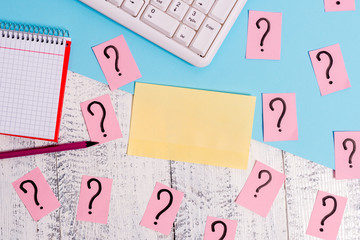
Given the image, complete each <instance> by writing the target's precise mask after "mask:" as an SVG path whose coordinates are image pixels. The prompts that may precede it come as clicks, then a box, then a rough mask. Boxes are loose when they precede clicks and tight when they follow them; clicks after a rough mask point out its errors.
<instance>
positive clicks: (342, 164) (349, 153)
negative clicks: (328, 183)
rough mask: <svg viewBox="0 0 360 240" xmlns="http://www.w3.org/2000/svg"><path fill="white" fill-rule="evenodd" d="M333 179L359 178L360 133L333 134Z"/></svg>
mask: <svg viewBox="0 0 360 240" xmlns="http://www.w3.org/2000/svg"><path fill="white" fill-rule="evenodd" d="M334 138H335V139H334V143H335V178H336V179H353V178H360V132H335V133H334Z"/></svg>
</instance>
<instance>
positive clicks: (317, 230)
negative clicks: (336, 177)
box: [306, 191, 347, 240]
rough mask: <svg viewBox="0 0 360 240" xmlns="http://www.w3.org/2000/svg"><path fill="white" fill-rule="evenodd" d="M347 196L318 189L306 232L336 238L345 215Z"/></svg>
mask: <svg viewBox="0 0 360 240" xmlns="http://www.w3.org/2000/svg"><path fill="white" fill-rule="evenodd" d="M346 201H347V198H345V197H340V196H336V195H333V194H330V193H327V192H323V191H318V193H317V196H316V199H315V204H314V208H313V211H312V213H311V217H310V221H309V225H308V228H307V230H306V234H308V235H311V236H314V237H318V238H322V239H327V240H335V239H336V237H337V234H338V231H339V227H340V224H341V219H342V217H343V214H344V211H345V206H346Z"/></svg>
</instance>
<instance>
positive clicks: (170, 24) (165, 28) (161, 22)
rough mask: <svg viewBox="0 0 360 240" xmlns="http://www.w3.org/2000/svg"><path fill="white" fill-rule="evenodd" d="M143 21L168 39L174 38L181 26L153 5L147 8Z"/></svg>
mask: <svg viewBox="0 0 360 240" xmlns="http://www.w3.org/2000/svg"><path fill="white" fill-rule="evenodd" d="M141 20H142V21H143V22H144V23H146V24H148V25H150V26H151V27H153V28H155V29H156V30H158V31H159V32H162V33H163V34H165V36H167V37H172V36H173V35H174V33H175V31H176V29H177V27H178V26H179V22H178V21H176V20H175V19H174V18H172V17H170V16H169V15H167V14H166V13H164V12H162V11H161V10H159V9H157V8H155V7H153V6H151V5H149V6H148V7H147V8H146V10H145V12H144V14H143V15H142V17H141Z"/></svg>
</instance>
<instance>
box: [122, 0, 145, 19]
mask: <svg viewBox="0 0 360 240" xmlns="http://www.w3.org/2000/svg"><path fill="white" fill-rule="evenodd" d="M143 5H144V1H143V0H125V2H124V4H123V5H122V7H121V8H122V9H124V10H125V11H126V12H128V13H130V14H131V15H132V16H134V17H135V16H136V15H138V13H139V12H140V9H141V8H142V6H143Z"/></svg>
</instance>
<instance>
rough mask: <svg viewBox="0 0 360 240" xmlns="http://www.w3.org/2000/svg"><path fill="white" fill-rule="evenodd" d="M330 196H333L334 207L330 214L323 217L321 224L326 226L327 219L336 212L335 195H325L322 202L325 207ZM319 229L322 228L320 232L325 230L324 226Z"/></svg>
mask: <svg viewBox="0 0 360 240" xmlns="http://www.w3.org/2000/svg"><path fill="white" fill-rule="evenodd" d="M329 198H331V199H332V200H333V201H334V207H333V209H332V210H331V212H330V213H329V214H327V215H325V217H323V219H322V220H321V226H324V224H325V220H326V219H328V218H329V217H330V216H331V215H333V214H334V213H335V212H336V208H337V201H336V198H334V197H333V196H326V197H323V199H322V204H323V206H324V207H325V206H326V200H327V199H329ZM319 230H320V232H323V231H324V229H323V228H320V229H319Z"/></svg>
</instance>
